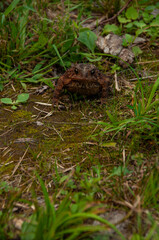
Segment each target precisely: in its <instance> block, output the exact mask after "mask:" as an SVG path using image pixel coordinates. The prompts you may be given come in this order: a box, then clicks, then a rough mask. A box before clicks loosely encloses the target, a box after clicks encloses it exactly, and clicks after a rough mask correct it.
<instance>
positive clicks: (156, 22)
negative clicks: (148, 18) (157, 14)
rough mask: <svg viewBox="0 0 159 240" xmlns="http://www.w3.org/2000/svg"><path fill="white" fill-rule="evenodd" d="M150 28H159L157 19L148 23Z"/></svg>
mask: <svg viewBox="0 0 159 240" xmlns="http://www.w3.org/2000/svg"><path fill="white" fill-rule="evenodd" d="M150 26H151V27H159V19H155V20H153V21H152V23H150Z"/></svg>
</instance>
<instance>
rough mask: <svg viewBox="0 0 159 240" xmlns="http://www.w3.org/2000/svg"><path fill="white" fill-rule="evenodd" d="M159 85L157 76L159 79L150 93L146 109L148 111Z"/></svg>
mask: <svg viewBox="0 0 159 240" xmlns="http://www.w3.org/2000/svg"><path fill="white" fill-rule="evenodd" d="M158 87H159V77H158V78H157V80H156V82H155V83H154V85H153V88H152V90H151V93H150V96H149V99H148V103H147V106H146V111H148V110H149V109H150V104H151V102H152V99H153V97H154V95H155V92H156V91H157V89H158ZM155 102H157V101H155Z"/></svg>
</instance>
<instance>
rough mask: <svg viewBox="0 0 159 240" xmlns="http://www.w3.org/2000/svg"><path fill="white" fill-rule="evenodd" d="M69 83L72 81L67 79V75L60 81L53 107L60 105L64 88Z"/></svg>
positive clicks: (55, 91)
mask: <svg viewBox="0 0 159 240" xmlns="http://www.w3.org/2000/svg"><path fill="white" fill-rule="evenodd" d="M69 82H71V79H69V78H66V76H65V74H64V75H63V76H61V77H60V78H59V79H58V82H57V85H56V87H55V90H54V94H53V105H55V104H58V101H59V97H60V93H61V92H62V89H63V87H64V86H65V85H66V84H68V83H69Z"/></svg>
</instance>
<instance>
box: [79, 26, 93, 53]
mask: <svg viewBox="0 0 159 240" xmlns="http://www.w3.org/2000/svg"><path fill="white" fill-rule="evenodd" d="M77 40H78V41H80V42H81V43H83V44H84V45H86V46H87V47H88V48H89V50H91V52H92V53H94V49H95V47H96V40H97V36H96V34H95V33H94V32H92V31H90V30H86V31H83V32H80V33H79V37H78V38H77Z"/></svg>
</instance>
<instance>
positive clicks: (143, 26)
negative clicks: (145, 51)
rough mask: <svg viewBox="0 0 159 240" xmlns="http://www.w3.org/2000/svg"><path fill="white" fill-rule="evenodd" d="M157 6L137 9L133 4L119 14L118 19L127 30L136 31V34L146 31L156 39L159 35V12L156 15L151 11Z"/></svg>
mask: <svg viewBox="0 0 159 240" xmlns="http://www.w3.org/2000/svg"><path fill="white" fill-rule="evenodd" d="M155 8H156V6H155V5H154V6H153V7H152V8H145V9H144V10H140V11H137V9H136V8H134V7H132V6H131V7H129V8H128V9H127V10H126V12H125V13H122V15H119V16H118V21H119V22H120V23H121V24H122V27H123V28H124V29H125V30H126V31H127V32H131V33H133V32H134V33H135V35H136V36H139V35H140V34H142V33H146V34H147V35H148V36H151V37H152V38H153V39H155V38H157V37H158V36H159V14H158V15H157V16H156V17H155V16H154V15H152V13H151V12H152V11H153V10H154V9H155Z"/></svg>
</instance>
